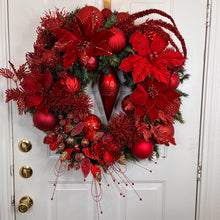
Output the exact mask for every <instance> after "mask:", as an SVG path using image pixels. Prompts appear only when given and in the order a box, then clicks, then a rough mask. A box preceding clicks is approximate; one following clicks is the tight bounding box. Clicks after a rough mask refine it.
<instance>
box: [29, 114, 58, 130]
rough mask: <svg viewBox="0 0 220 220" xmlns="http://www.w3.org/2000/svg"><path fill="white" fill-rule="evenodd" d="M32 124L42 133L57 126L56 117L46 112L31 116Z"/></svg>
mask: <svg viewBox="0 0 220 220" xmlns="http://www.w3.org/2000/svg"><path fill="white" fill-rule="evenodd" d="M33 123H34V125H35V127H36V128H38V129H40V130H42V131H49V130H52V129H53V128H55V127H56V125H57V117H56V116H55V115H54V114H53V113H51V112H48V113H47V114H46V113H43V112H35V113H34V115H33Z"/></svg>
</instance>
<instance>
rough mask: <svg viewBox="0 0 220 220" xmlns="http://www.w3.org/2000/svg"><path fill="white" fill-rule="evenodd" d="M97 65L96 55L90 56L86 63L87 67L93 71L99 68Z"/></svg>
mask: <svg viewBox="0 0 220 220" xmlns="http://www.w3.org/2000/svg"><path fill="white" fill-rule="evenodd" d="M97 67H98V59H97V58H96V57H90V59H89V61H88V63H87V65H86V69H87V70H88V71H89V72H92V71H94V70H95V69H97Z"/></svg>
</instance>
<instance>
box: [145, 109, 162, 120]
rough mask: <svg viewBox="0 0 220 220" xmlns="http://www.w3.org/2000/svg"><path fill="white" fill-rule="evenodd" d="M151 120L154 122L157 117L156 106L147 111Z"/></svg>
mask: <svg viewBox="0 0 220 220" xmlns="http://www.w3.org/2000/svg"><path fill="white" fill-rule="evenodd" d="M147 115H148V116H149V118H150V119H151V121H152V122H153V123H154V122H155V121H156V120H157V119H158V115H159V112H158V110H157V108H156V107H155V106H154V107H153V108H152V109H151V111H150V112H148V113H147Z"/></svg>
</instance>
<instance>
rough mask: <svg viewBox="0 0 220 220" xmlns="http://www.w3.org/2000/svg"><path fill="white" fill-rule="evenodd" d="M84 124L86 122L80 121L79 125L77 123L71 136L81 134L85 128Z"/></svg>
mask: <svg viewBox="0 0 220 220" xmlns="http://www.w3.org/2000/svg"><path fill="white" fill-rule="evenodd" d="M84 125H85V124H84V122H80V123H78V124H77V125H75V127H74V128H73V130H72V131H71V136H76V135H78V134H80V133H81V132H82V130H83V128H84Z"/></svg>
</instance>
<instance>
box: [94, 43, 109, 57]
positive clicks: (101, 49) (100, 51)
mask: <svg viewBox="0 0 220 220" xmlns="http://www.w3.org/2000/svg"><path fill="white" fill-rule="evenodd" d="M92 48H93V50H92V54H91V56H112V55H113V53H112V51H111V49H110V48H109V47H108V45H107V44H104V43H103V44H99V45H96V46H93V47H92Z"/></svg>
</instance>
